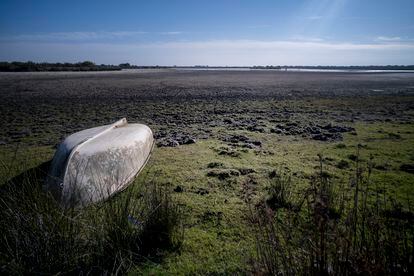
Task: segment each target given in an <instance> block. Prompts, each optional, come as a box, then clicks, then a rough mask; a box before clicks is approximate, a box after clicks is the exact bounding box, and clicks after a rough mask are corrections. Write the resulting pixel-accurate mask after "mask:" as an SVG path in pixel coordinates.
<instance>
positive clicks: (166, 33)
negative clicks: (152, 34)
mask: <svg viewBox="0 0 414 276" xmlns="http://www.w3.org/2000/svg"><path fill="white" fill-rule="evenodd" d="M182 33H183V32H179V31H173V32H160V33H159V34H162V35H180V34H182Z"/></svg>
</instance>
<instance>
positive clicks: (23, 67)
mask: <svg viewBox="0 0 414 276" xmlns="http://www.w3.org/2000/svg"><path fill="white" fill-rule="evenodd" d="M167 68H197V69H200V68H209V69H214V68H250V69H276V70H285V69H316V70H414V65H383V66H377V65H369V66H282V65H268V66H207V65H196V66H159V65H154V66H139V65H131V64H129V63H121V64H118V65H111V64H99V65H98V64H95V63H93V62H92V61H83V62H78V63H67V62H65V63H60V62H58V63H48V62H42V63H36V62H32V61H27V62H19V61H14V62H0V72H42V71H52V72H59V71H119V70H122V69H167Z"/></svg>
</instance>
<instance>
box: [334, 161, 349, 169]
mask: <svg viewBox="0 0 414 276" xmlns="http://www.w3.org/2000/svg"><path fill="white" fill-rule="evenodd" d="M336 167H337V168H338V169H341V170H343V169H347V168H349V163H348V161H346V160H343V159H342V160H341V161H339V162H338V164H336Z"/></svg>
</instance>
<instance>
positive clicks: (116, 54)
mask: <svg viewBox="0 0 414 276" xmlns="http://www.w3.org/2000/svg"><path fill="white" fill-rule="evenodd" d="M0 60H8V61H11V60H33V61H56V62H57V61H76V60H93V61H95V62H97V63H111V64H118V63H121V62H130V63H133V64H140V65H157V64H159V65H194V64H205V65H221V66H225V65H233V66H246V65H269V64H274V65H278V64H279V65H280V64H285V65H367V64H372V65H382V64H413V63H414V43H412V42H404V43H403V42H387V43H379V42H377V43H351V42H343V43H334V42H325V41H323V42H312V41H293V40H286V41H260V40H211V41H192V42H158V43H109V42H105V43H96V42H95V43H89V42H87V43H76V44H73V43H65V42H61V43H47V42H10V43H9V42H8V43H0Z"/></svg>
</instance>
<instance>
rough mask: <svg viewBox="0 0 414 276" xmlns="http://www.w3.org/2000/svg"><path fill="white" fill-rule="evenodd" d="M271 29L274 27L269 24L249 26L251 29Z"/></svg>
mask: <svg viewBox="0 0 414 276" xmlns="http://www.w3.org/2000/svg"><path fill="white" fill-rule="evenodd" d="M270 27H272V25H269V24H262V25H252V26H248V28H249V29H265V28H270Z"/></svg>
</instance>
